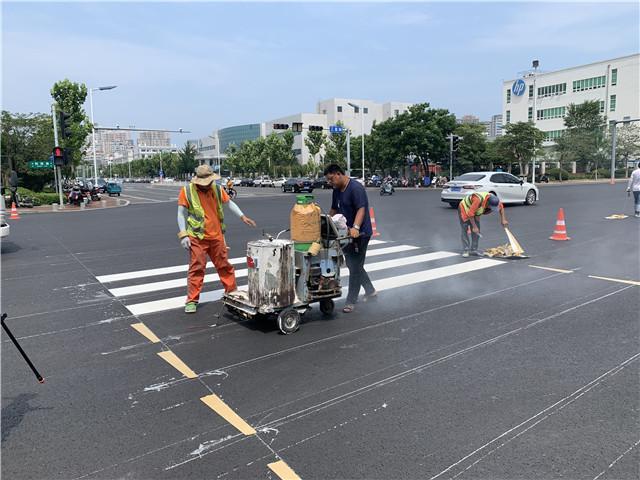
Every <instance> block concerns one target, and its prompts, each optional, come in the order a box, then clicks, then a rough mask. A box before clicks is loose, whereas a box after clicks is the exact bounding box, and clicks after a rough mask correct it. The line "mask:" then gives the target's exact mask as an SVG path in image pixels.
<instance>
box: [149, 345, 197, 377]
mask: <svg viewBox="0 0 640 480" xmlns="http://www.w3.org/2000/svg"><path fill="white" fill-rule="evenodd" d="M158 355H159V356H160V358H162V359H163V360H164V361H165V362H167V363H168V364H170V365H171V366H173V367H174V368H175V369H176V370H178V371H179V372H180V373H181V374H183V375H184V376H185V377H187V378H197V377H198V375H196V372H194V371H193V370H191V369H190V368H189V367H187V364H186V363H184V362H183V361H182V360H180V359H179V358H178V357H177V356H176V354H175V353H173V352H172V351H171V350H167V351H166V352H160V353H158Z"/></svg>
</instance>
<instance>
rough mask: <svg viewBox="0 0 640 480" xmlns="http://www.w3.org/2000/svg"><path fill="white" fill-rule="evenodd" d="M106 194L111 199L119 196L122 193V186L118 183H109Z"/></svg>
mask: <svg viewBox="0 0 640 480" xmlns="http://www.w3.org/2000/svg"><path fill="white" fill-rule="evenodd" d="M106 193H108V194H109V196H110V197H111V196H112V195H118V196H120V194H121V193H122V186H120V184H119V183H116V182H107V186H106Z"/></svg>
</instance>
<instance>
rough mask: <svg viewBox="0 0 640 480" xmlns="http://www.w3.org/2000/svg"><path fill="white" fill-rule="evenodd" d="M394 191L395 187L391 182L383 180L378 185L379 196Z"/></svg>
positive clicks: (391, 193) (390, 193)
mask: <svg viewBox="0 0 640 480" xmlns="http://www.w3.org/2000/svg"><path fill="white" fill-rule="evenodd" d="M395 191H396V189H395V188H394V186H393V184H392V183H391V182H384V183H383V184H382V185H381V186H380V196H381V197H382V196H384V195H393V193H394V192H395Z"/></svg>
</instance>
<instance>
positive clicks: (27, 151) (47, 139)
mask: <svg viewBox="0 0 640 480" xmlns="http://www.w3.org/2000/svg"><path fill="white" fill-rule="evenodd" d="M53 143H54V142H53V123H52V120H51V115H46V114H43V113H29V114H23V113H16V114H12V113H11V112H8V111H5V110H3V111H2V133H1V138H0V151H1V155H2V156H1V157H0V158H1V159H2V162H1V164H2V172H3V177H4V178H3V185H7V183H8V182H7V180H8V178H7V177H8V175H10V174H11V170H15V171H16V172H17V173H18V177H19V179H20V181H21V184H22V185H24V186H25V187H27V188H30V189H32V190H35V191H41V190H42V188H43V186H44V185H45V184H46V183H49V182H53V169H42V170H32V169H30V168H29V164H28V162H29V161H30V160H47V159H48V158H49V156H50V155H51V151H52V149H53V146H54V145H53Z"/></svg>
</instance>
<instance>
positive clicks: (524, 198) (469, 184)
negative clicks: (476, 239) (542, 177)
mask: <svg viewBox="0 0 640 480" xmlns="http://www.w3.org/2000/svg"><path fill="white" fill-rule="evenodd" d="M475 192H491V193H494V194H496V195H497V196H498V198H499V199H500V201H501V202H502V203H524V204H525V205H533V204H534V203H536V201H537V200H539V198H540V192H539V191H538V187H536V186H535V185H533V184H531V183H528V182H525V181H523V180H520V179H519V178H518V177H516V176H514V175H511V174H510V173H505V172H471V173H465V174H464V175H460V176H459V177H455V178H454V179H453V180H451V181H450V182H448V183H446V184H445V186H444V188H443V190H442V193H441V194H440V200H442V201H443V202H447V203H448V204H449V205H451V206H452V207H457V206H458V204H459V203H460V201H461V200H462V199H463V198H464V197H466V196H467V195H469V194H470V193H475Z"/></svg>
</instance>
